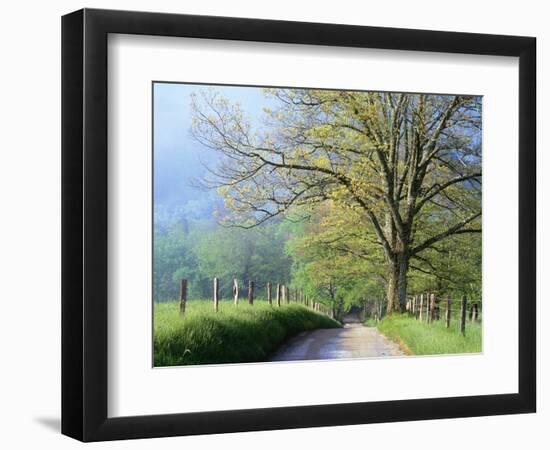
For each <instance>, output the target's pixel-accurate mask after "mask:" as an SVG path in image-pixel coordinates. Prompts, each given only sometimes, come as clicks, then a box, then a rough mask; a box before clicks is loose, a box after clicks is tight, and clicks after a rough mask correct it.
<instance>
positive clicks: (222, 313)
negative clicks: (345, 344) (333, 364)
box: [153, 300, 340, 367]
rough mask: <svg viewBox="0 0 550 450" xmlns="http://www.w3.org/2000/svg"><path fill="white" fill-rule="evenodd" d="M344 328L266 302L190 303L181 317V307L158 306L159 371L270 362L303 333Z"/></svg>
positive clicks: (312, 313) (294, 307)
mask: <svg viewBox="0 0 550 450" xmlns="http://www.w3.org/2000/svg"><path fill="white" fill-rule="evenodd" d="M339 326H340V324H339V323H338V322H336V321H335V320H332V319H330V318H329V317H327V316H325V315H323V314H320V313H318V312H315V311H313V310H311V309H309V308H306V307H305V306H303V305H298V304H290V305H282V306H281V307H277V306H275V305H274V306H269V304H268V303H267V302H264V301H257V300H255V301H254V305H253V306H250V305H248V304H247V303H246V300H245V301H244V302H241V303H239V305H238V306H235V305H233V303H232V302H230V301H221V302H220V304H219V312H218V313H216V312H215V311H214V308H213V304H212V302H211V301H199V300H197V301H191V302H188V303H187V308H186V312H185V315H184V316H183V317H181V316H180V315H179V305H178V303H177V302H165V303H158V304H155V305H154V338H153V339H154V365H155V367H161V366H176V365H178V366H179V365H189V364H221V363H242V362H255V361H265V360H266V358H267V356H268V355H269V354H270V353H271V352H273V351H274V350H275V349H276V348H277V347H278V346H279V345H280V344H281V343H282V342H283V341H284V340H285V339H287V338H289V337H290V336H292V335H294V334H297V333H299V332H301V331H306V330H313V329H316V328H336V327H339Z"/></svg>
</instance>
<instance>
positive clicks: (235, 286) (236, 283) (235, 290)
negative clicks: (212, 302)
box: [233, 278, 239, 306]
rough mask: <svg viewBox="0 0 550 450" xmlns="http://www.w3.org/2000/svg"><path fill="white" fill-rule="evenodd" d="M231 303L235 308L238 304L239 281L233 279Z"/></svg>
mask: <svg viewBox="0 0 550 450" xmlns="http://www.w3.org/2000/svg"><path fill="white" fill-rule="evenodd" d="M233 302H234V303H235V306H237V304H238V303H239V281H238V280H237V279H236V278H233Z"/></svg>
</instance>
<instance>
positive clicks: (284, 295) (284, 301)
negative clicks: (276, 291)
mask: <svg viewBox="0 0 550 450" xmlns="http://www.w3.org/2000/svg"><path fill="white" fill-rule="evenodd" d="M281 303H283V304H284V303H286V286H285V285H284V284H283V285H281Z"/></svg>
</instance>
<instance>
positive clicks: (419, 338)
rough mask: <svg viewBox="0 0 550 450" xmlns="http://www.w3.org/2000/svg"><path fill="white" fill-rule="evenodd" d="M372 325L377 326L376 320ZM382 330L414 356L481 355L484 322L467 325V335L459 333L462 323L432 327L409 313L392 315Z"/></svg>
mask: <svg viewBox="0 0 550 450" xmlns="http://www.w3.org/2000/svg"><path fill="white" fill-rule="evenodd" d="M367 325H368V326H372V325H374V324H373V322H372V321H369V322H367ZM378 329H379V330H380V332H381V333H383V334H384V335H385V336H386V337H388V338H389V339H391V340H392V341H395V342H397V343H398V344H399V345H400V346H401V347H402V348H403V350H405V351H406V352H407V353H409V354H413V355H438V354H445V353H447V354H456V353H480V352H481V351H482V344H481V330H482V326H481V322H466V335H465V336H462V334H461V333H460V330H459V321H458V320H451V323H450V326H449V328H445V321H444V320H436V321H434V322H432V323H430V324H428V323H426V322H421V321H419V320H416V319H415V318H413V317H411V316H408V315H405V314H402V315H401V314H391V315H388V316H386V317H384V319H382V320H381V321H380V322H379V323H378Z"/></svg>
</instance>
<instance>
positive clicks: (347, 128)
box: [62, 9, 536, 441]
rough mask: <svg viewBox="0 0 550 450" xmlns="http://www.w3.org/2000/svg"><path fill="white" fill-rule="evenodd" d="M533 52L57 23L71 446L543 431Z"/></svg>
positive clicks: (406, 40)
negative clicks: (488, 424)
mask: <svg viewBox="0 0 550 450" xmlns="http://www.w3.org/2000/svg"><path fill="white" fill-rule="evenodd" d="M535 72H536V41H535V38H532V37H517V36H496V35H486V34H469V33H458V32H439V31H422V30H406V29H391V28H375V27H362V26H350V25H334V24H320V23H300V22H284V21H269V20H257V19H243V18H226V17H206V16H189V15H172V14H157V13H144V12H128V11H124V12H123V11H107V10H90V9H84V10H80V11H76V12H74V13H72V14H68V15H66V16H64V17H63V20H62V126H63V129H62V176H63V183H62V185H63V192H62V205H63V217H62V227H63V229H62V242H63V248H62V257H63V258H62V259H63V264H62V271H63V273H62V286H63V296H62V327H63V328H62V432H63V433H64V434H66V435H68V436H71V437H74V438H76V439H79V440H82V441H101V440H113V439H130V438H146V437H161V436H177V435H190V434H211V433H225V432H238V431H253V430H271V429H282V428H301V427H318V426H330V425H346V424H361V423H374V422H394V421H405V420H424V419H437V418H453V417H466V416H481V415H496V414H513V413H528V412H535V403H536V401H535V400H536V360H535V355H536V345H535V344H536V342H535V335H536V329H535V325H536V320H535V304H536V283H535V281H536V280H535V278H536V277H535V231H536V230H535V218H536V209H535V205H536V202H535V172H536V171H535V169H536V159H535V136H536V113H535V112H536V108H535V89H536V85H535V81H536V76H535Z"/></svg>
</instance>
